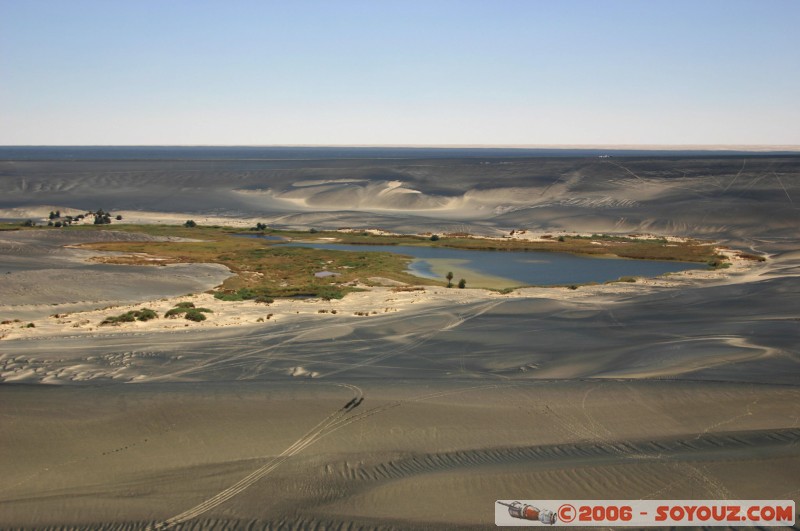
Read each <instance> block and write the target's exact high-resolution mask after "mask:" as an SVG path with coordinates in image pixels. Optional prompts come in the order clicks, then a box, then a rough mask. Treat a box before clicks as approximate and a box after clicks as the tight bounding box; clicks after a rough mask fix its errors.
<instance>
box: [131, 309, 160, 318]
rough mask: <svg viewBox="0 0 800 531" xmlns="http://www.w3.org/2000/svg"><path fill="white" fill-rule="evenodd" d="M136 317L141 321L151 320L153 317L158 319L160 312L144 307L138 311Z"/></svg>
mask: <svg viewBox="0 0 800 531" xmlns="http://www.w3.org/2000/svg"><path fill="white" fill-rule="evenodd" d="M136 318H137V319H138V320H140V321H150V320H151V319H158V314H157V313H156V312H154V311H153V310H151V309H150V308H144V309H142V310H140V311H139V312H138V315H137V316H136Z"/></svg>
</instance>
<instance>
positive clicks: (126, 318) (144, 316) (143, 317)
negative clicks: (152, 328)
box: [100, 308, 158, 326]
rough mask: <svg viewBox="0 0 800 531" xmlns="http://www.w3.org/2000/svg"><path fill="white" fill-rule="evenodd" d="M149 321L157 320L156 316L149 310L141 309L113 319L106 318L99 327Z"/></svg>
mask: <svg viewBox="0 0 800 531" xmlns="http://www.w3.org/2000/svg"><path fill="white" fill-rule="evenodd" d="M151 319H158V314H157V313H156V312H155V311H153V310H151V309H150V308H142V309H141V310H131V311H129V312H125V313H123V314H121V315H117V316H114V317H106V318H105V319H104V320H103V322H101V323H100V325H101V326H103V325H118V324H122V323H132V322H134V321H149V320H151Z"/></svg>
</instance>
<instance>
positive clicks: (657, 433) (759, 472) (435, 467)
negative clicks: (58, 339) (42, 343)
mask: <svg viewBox="0 0 800 531" xmlns="http://www.w3.org/2000/svg"><path fill="white" fill-rule="evenodd" d="M335 383H336V382H335V381H331V382H316V383H312V382H309V383H307V384H305V385H298V384H295V385H286V384H281V383H279V382H268V383H267V382H260V383H255V382H253V383H246V382H239V383H236V384H235V385H233V384H228V383H220V384H212V383H204V384H184V385H166V384H161V385H157V386H154V385H136V386H124V387H119V386H113V387H96V388H94V389H87V388H83V387H54V388H48V389H41V388H32V387H23V386H14V387H9V386H3V387H0V398H1V399H2V403H3V404H5V406H4V413H3V418H4V421H3V424H4V429H3V430H2V432H0V446H2V447H3V448H4V449H6V450H4V452H3V453H2V457H0V460H1V461H0V463H1V464H2V466H3V471H4V481H3V485H2V487H0V499H1V500H2V503H3V505H2V506H3V510H2V521H3V526H4V527H7V526H16V525H25V526H45V525H60V526H63V527H66V526H70V525H80V526H86V527H92V528H94V527H95V525H96V523H100V522H106V523H107V525H105V527H107V528H113V526H114V525H119V524H122V523H125V522H142V523H144V522H148V521H151V522H152V521H160V520H166V519H168V518H170V517H173V516H176V515H178V514H179V513H183V512H184V511H187V510H189V509H191V508H192V507H195V506H197V505H198V504H200V503H201V502H203V501H204V500H209V499H213V496H214V495H215V494H217V493H224V492H226V489H229V488H230V487H231V486H233V485H235V484H236V483H237V481H239V480H240V479H242V478H244V477H246V476H247V475H248V474H250V473H251V472H252V471H254V470H259V469H262V470H266V469H263V468H262V467H263V465H266V464H268V463H269V462H270V459H271V458H272V457H273V456H276V455H278V454H280V453H281V452H283V451H284V450H285V449H287V448H289V447H290V446H291V445H292V443H294V442H296V441H298V440H301V441H302V440H305V441H309V440H310V439H308V438H306V439H303V435H304V434H307V433H308V430H311V429H312V428H313V427H314V425H315V424H317V423H318V422H319V421H322V420H323V419H325V418H326V417H328V416H329V415H330V414H335V412H336V411H337V409H339V408H340V407H341V406H343V405H344V404H345V403H346V402H347V401H348V400H349V399H350V398H351V397H353V396H354V394H353V393H354V390H353V389H349V388H346V387H339V386H337V385H335ZM358 387H359V388H360V390H359V392H362V391H363V393H364V396H365V401H364V403H363V404H362V405H361V406H359V407H358V408H356V409H355V410H354V411H352V412H351V413H346V414H342V416H341V417H340V420H341V423H340V424H338V425H333V426H332V427H331V428H330V430H329V431H327V432H326V431H322V432H320V436H321V438H319V439H316V440H314V441H313V443H312V444H311V445H309V446H308V447H307V448H305V449H304V450H303V451H302V452H300V453H298V454H297V455H295V456H292V457H290V458H289V459H288V460H286V461H284V462H283V463H282V464H281V465H280V466H279V467H277V468H275V469H274V470H272V471H267V472H263V473H262V474H261V476H260V477H259V478H258V479H257V480H256V481H253V482H252V483H250V484H248V485H246V488H244V489H240V491H239V492H238V495H237V496H235V497H233V498H231V499H229V500H227V501H226V502H225V503H223V504H220V505H216V506H215V505H214V504H213V503H212V504H211V507H210V508H208V510H207V511H205V512H203V511H202V509H198V510H197V511H194V512H193V513H191V514H193V515H194V516H195V517H194V518H192V519H191V520H190V521H189V522H188V523H187V524H186V527H182V528H188V529H195V528H212V527H213V528H218V527H215V526H216V525H223V522H227V523H226V524H224V525H225V526H227V527H228V528H231V529H233V528H237V527H241V526H243V525H244V524H245V523H247V522H251V521H256V522H259V523H258V525H257V527H261V526H265V525H268V524H269V523H270V522H272V524H273V525H277V524H278V523H279V522H280V523H281V524H282V525H283V526H285V527H284V528H288V529H295V528H304V529H318V528H323V526H326V527H327V528H330V527H331V526H333V527H337V526H338V525H340V524H342V523H347V522H353V523H355V524H356V525H364V526H366V527H369V528H376V529H384V528H399V529H414V528H426V529H427V528H443V529H444V528H449V529H461V528H473V527H478V528H486V527H487V526H491V525H492V524H493V514H494V512H493V504H494V500H496V499H503V498H522V499H525V498H529V499H530V498H535V499H548V498H577V499H581V498H593V497H597V496H602V497H606V498H611V499H613V498H623V499H624V498H645V499H726V498H727V499H770V498H774V499H787V498H788V499H792V498H796V497H797V496H798V488H800V486H798V484H797V482H796V480H797V477H796V470H797V463H798V458H799V456H798V450H797V446H798V441H800V419H798V416H797V409H796V403H797V400H798V399H800V394H799V393H798V390H797V389H796V388H795V387H785V386H770V385H751V386H748V387H747V388H744V389H743V388H741V387H739V386H736V385H732V384H725V383H705V384H702V385H700V384H697V383H691V382H635V381H627V382H625V381H607V382H582V381H572V382H569V381H561V382H556V381H549V382H515V383H509V382H502V381H501V380H497V379H477V380H476V379H469V380H458V381H451V382H440V383H438V384H437V385H436V386H435V388H431V387H430V385H429V383H428V382H413V381H406V382H403V383H390V382H382V383H378V382H366V383H361V382H359V383H358ZM10 405H13V407H10ZM366 413H369V415H367V416H364V414H366ZM313 433H316V432H312V435H313ZM326 433H327V435H326ZM743 478H746V481H744V480H743Z"/></svg>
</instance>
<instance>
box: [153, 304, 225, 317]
mask: <svg viewBox="0 0 800 531" xmlns="http://www.w3.org/2000/svg"><path fill="white" fill-rule="evenodd" d="M207 313H213V310H209V309H208V308H195V306H194V303H191V302H179V303H178V304H176V305H175V307H174V308H172V309H171V310H167V312H166V313H165V314H164V317H168V318H175V317H178V316H179V315H183V317H184V318H185V319H188V320H190V321H205V320H206V316H205V314H207Z"/></svg>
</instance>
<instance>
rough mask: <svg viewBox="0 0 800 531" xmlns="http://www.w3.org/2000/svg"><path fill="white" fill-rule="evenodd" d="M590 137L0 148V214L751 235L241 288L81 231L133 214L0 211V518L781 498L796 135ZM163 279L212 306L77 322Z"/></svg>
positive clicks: (794, 307) (171, 288)
mask: <svg viewBox="0 0 800 531" xmlns="http://www.w3.org/2000/svg"><path fill="white" fill-rule="evenodd" d="M605 154H607V153H605V152H603V153H601V152H596V153H593V152H568V151H563V152H562V151H552V152H537V151H526V150H412V149H394V150H393V149H374V150H370V149H366V148H365V149H349V150H336V149H333V148H331V149H317V150H314V149H310V148H309V149H306V148H295V149H290V148H286V149H277V148H273V149H267V148H263V149H261V148H252V149H236V148H228V149H226V148H218V149H203V148H175V149H167V148H164V149H158V150H154V149H146V148H127V149H113V148H105V149H103V148H93V149H92V148H74V149H73V148H58V149H46V148H27V149H22V148H0V218H3V219H5V220H7V221H9V222H10V223H14V224H17V225H18V224H20V223H21V222H23V221H25V220H28V219H30V220H32V221H33V222H35V223H39V224H42V223H44V224H46V223H47V218H48V217H49V216H48V214H49V212H50V211H55V210H59V211H60V212H61V213H63V215H67V214H70V215H71V214H73V213H75V214H77V213H80V212H87V211H96V210H97V209H100V208H102V209H104V210H106V211H110V212H112V213H113V214H119V215H122V216H123V221H125V222H132V223H149V224H164V225H167V224H174V225H179V224H182V223H184V221H186V220H188V219H192V220H195V221H196V222H197V223H198V224H200V225H225V226H238V227H249V226H251V225H253V224H255V223H256V222H263V223H265V224H267V225H269V226H270V227H274V228H277V229H293V230H308V229H310V228H314V229H316V230H331V229H339V228H343V227H349V228H352V229H357V230H359V231H360V230H362V229H382V230H386V231H393V232H397V233H411V234H416V233H426V234H427V233H431V234H445V233H470V234H473V235H481V236H488V237H503V236H509V235H510V233H511V231H512V230H513V231H515V234H516V237H517V238H519V237H520V235H519V232H520V231H524V233H523V234H525V235H527V236H531V235H537V234H538V235H545V234H548V235H558V234H571V233H573V232H575V233H582V234H592V233H607V234H619V235H630V234H645V233H646V234H654V235H658V236H667V237H675V238H679V237H682V238H701V239H704V240H709V241H713V242H715V243H716V245H718V246H727V247H729V248H730V251H731V253H733V254H736V253H739V254H741V253H746V254H747V255H751V258H754V257H761V258H764V259H765V260H764V261H757V260H754V259H750V260H739V261H738V262H737V263H736V264H734V266H733V267H731V268H729V269H720V270H717V271H709V272H699V273H691V274H685V275H678V276H676V277H674V278H673V277H670V278H666V279H656V280H640V281H638V282H635V283H630V284H628V283H624V284H615V285H609V286H589V287H580V288H578V289H577V290H571V289H568V288H547V289H545V288H525V289H520V290H515V291H511V292H510V293H498V292H492V291H486V290H472V289H466V290H459V289H450V290H448V289H447V288H443V287H436V286H426V287H425V288H424V289H422V290H414V289H412V288H411V287H408V286H399V285H397V284H398V283H397V282H396V281H391V280H389V279H372V280H371V281H370V282H368V283H369V284H372V285H373V286H375V287H372V288H369V291H363V292H356V293H352V294H349V295H347V296H346V297H345V298H344V299H342V300H331V301H326V300H322V299H297V300H284V299H278V300H275V301H274V302H273V303H271V304H269V305H265V304H261V303H257V302H253V301H242V302H224V301H219V300H217V299H215V298H214V297H213V296H211V295H208V294H206V293H204V292H205V291H207V290H209V289H211V288H213V287H215V286H217V285H219V284H221V283H222V282H223V281H225V280H226V279H227V278H229V277H230V276H231V275H232V272H231V271H230V270H229V269H228V268H226V267H224V266H222V265H218V264H189V263H174V264H169V265H164V266H145V265H131V264H125V265H118V264H109V263H100V262H98V261H97V259H96V258H97V256H99V255H103V256H108V255H106V254H104V253H101V252H99V251H94V250H90V249H87V248H81V247H77V245H78V244H81V243H86V242H98V241H102V242H118V241H134V240H136V241H147V240H154V239H158V237H156V236H153V235H144V234H135V233H131V232H127V231H126V232H122V231H114V230H113V225H114V223H117V222H116V221H115V220H114V221H113V222H112V224H111V226H110V229H111V230H104V231H93V230H84V229H83V228H79V227H67V228H62V229H56V228H42V229H35V230H4V231H0V249H2V254H0V319H2V320H3V321H8V322H6V323H5V324H3V325H0V336H2V337H0V381H2V383H0V418H1V419H2V420H1V421H0V426H2V429H0V469H2V470H3V481H2V482H1V483H0V528H4V529H5V528H64V529H72V528H92V529H94V528H103V529H139V528H141V529H144V528H147V527H148V526H157V525H160V526H165V527H169V526H174V527H176V528H180V529H223V528H227V529H238V528H243V527H246V526H252V527H253V528H282V529H338V528H367V529H372V528H375V529H470V528H474V529H485V528H487V527H489V526H493V525H494V517H493V515H494V501H495V500H497V499H510V498H515V499H566V498H573V499H591V498H602V499H615V498H622V499H625V498H630V499H641V498H645V499H793V500H796V501H798V500H800V473H798V471H800V444H798V443H799V442H800V405H798V404H800V303H799V302H798V301H800V280H798V276H799V275H800V156H796V155H792V154H787V153H783V154H757V153H745V152H741V153H710V152H709V153H696V152H685V153H656V152H650V153H643V152H618V153H610V154H611V155H613V156H611V157H603V158H600V157H599V156H598V155H605ZM9 228H11V227H10V226H9ZM363 280H364V281H365V282H366V281H368V280H369V279H363ZM381 284H383V287H381ZM180 301H184V302H186V301H193V304H196V305H197V306H207V307H208V308H209V309H210V310H212V312H210V313H208V314H207V315H208V319H207V320H206V321H205V322H202V323H194V322H189V321H186V320H183V319H166V318H163V317H160V318H159V319H157V320H154V321H148V322H138V321H137V322H134V323H124V324H122V325H119V326H110V327H109V326H105V327H103V326H99V322H100V321H101V320H102V319H103V318H105V317H108V316H112V315H118V314H121V313H124V312H125V311H128V310H130V309H136V308H142V307H149V308H154V309H155V310H157V311H158V312H159V315H163V312H164V311H166V310H168V309H169V308H172V307H174V305H175V304H176V303H177V302H180ZM334 310H335V311H336V313H333V311H334ZM268 316H269V317H268ZM28 323H32V324H34V326H33V327H28V326H27V325H28ZM348 526H350V527H348Z"/></svg>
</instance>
